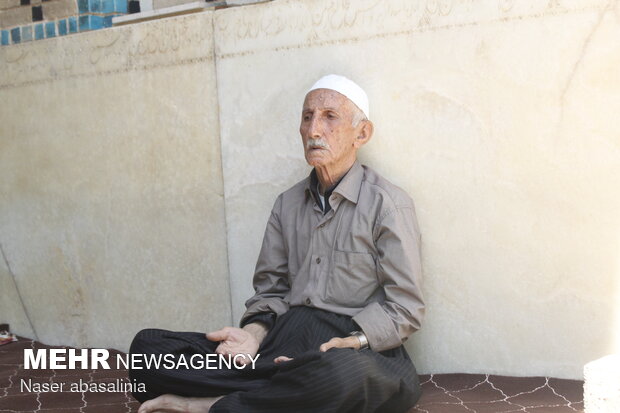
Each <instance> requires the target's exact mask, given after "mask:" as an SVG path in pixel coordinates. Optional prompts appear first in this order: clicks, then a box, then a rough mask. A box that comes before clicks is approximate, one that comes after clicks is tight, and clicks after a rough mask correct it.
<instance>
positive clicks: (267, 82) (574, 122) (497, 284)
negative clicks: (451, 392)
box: [215, 0, 620, 378]
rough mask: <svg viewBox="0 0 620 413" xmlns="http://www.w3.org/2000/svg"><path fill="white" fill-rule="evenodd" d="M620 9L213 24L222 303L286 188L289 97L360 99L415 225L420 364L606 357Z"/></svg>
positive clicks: (331, 8)
mask: <svg viewBox="0 0 620 413" xmlns="http://www.w3.org/2000/svg"><path fill="white" fill-rule="evenodd" d="M619 21H620V10H619V9H618V2H615V1H614V2H609V1H570V2H569V1H562V0H558V1H551V2H540V1H534V0H532V1H490V0H487V1H484V0H481V1H476V2H472V1H464V0H462V1H459V0H454V1H450V0H446V1H430V0H429V1H410V0H389V1H373V0H359V1H355V2H351V1H328V0H324V1H320V0H294V1H293V0H290V1H287V0H280V1H275V2H271V3H267V4H263V5H257V6H248V7H243V8H233V9H227V10H222V11H220V12H218V13H216V16H215V44H216V56H217V71H218V90H219V102H220V117H221V139H222V154H223V155H222V158H223V166H224V182H225V199H226V211H227V217H226V218H227V226H228V248H229V264H230V271H231V290H232V294H233V295H232V297H233V314H234V318H235V319H238V318H239V317H240V315H241V314H242V312H243V302H244V300H245V299H246V298H247V297H248V296H250V295H251V293H252V291H251V288H250V280H251V277H252V272H253V267H254V258H255V257H256V256H257V255H258V251H259V247H260V243H261V238H262V233H263V231H264V228H265V223H266V221H267V218H268V216H269V211H270V208H271V206H272V204H273V201H274V199H275V197H276V196H277V194H278V193H280V192H281V191H283V190H285V189H286V188H288V187H289V186H291V185H292V184H294V183H295V182H297V181H298V180H300V179H303V178H304V177H305V176H306V175H307V173H309V168H308V167H307V166H306V165H305V162H304V159H303V153H302V147H301V141H300V138H299V134H298V131H297V130H298V125H299V117H300V108H301V105H302V101H303V97H304V95H305V91H306V90H307V89H308V88H309V87H310V86H311V84H312V82H313V81H314V80H316V79H317V78H318V77H320V76H321V75H324V74H327V73H339V74H343V75H346V76H349V77H351V78H352V79H355V80H356V81H357V82H359V83H360V85H362V87H364V88H365V89H366V91H367V93H368V94H369V97H370V102H371V109H370V111H371V119H372V120H373V121H374V123H375V137H374V138H373V140H372V141H371V143H370V144H369V145H368V146H367V147H365V148H363V149H362V151H361V152H360V158H361V159H362V160H363V161H364V162H366V163H368V164H369V165H371V166H372V167H374V168H375V169H376V170H377V171H379V172H380V173H382V174H383V175H384V176H386V177H387V178H388V179H390V180H392V181H393V182H394V183H396V184H398V185H400V186H401V187H403V188H405V189H406V190H407V192H408V193H409V194H410V195H411V196H412V197H413V199H414V200H415V202H416V205H417V213H418V218H419V221H420V226H421V230H422V240H423V254H424V272H425V285H424V291H425V293H426V299H427V304H428V310H427V317H426V320H425V323H424V326H423V328H422V330H421V331H419V332H418V333H416V334H414V336H413V337H412V338H411V340H410V341H409V342H408V343H407V348H408V349H409V350H410V353H411V355H412V357H413V359H414V361H415V362H416V365H417V366H418V368H419V370H420V371H421V372H425V373H426V372H457V371H467V372H486V373H499V374H514V375H552V376H557V377H565V378H580V377H581V375H582V368H583V365H584V364H585V363H586V362H588V361H589V360H593V359H596V358H598V357H600V356H601V355H604V354H608V353H610V352H613V351H618V350H620V348H619V347H618V344H617V343H615V342H614V337H613V331H617V330H618V324H617V323H618V321H617V320H616V319H615V318H614V311H615V310H614V308H615V307H617V306H618V302H619V301H620V299H619V296H618V287H617V285H616V280H617V279H618V277H619V276H620V267H619V262H618V254H619V251H620V215H619V214H618V211H619V210H620V192H619V191H618V188H619V187H620V138H619V137H620V135H619V134H618V130H617V127H616V125H615V122H614V120H615V118H616V117H617V113H618V111H619V110H620V77H619V76H620V72H619V71H618V70H617V67H618V63H620V48H619V47H618V42H617V39H618V35H620V25H619Z"/></svg>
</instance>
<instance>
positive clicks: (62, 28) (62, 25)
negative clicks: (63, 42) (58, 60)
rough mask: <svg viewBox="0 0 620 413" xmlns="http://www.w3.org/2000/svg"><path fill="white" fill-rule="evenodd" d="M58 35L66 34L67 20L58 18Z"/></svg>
mask: <svg viewBox="0 0 620 413" xmlns="http://www.w3.org/2000/svg"><path fill="white" fill-rule="evenodd" d="M57 24H58V36H64V35H66V34H67V20H65V19H62V20H58V23H57Z"/></svg>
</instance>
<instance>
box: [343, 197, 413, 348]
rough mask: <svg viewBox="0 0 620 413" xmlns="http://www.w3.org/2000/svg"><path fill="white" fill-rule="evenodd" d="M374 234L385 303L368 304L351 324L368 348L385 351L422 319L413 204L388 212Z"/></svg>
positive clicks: (396, 345) (404, 336)
mask: <svg viewBox="0 0 620 413" xmlns="http://www.w3.org/2000/svg"><path fill="white" fill-rule="evenodd" d="M373 234H374V239H375V245H376V248H377V252H378V254H377V275H378V279H379V282H380V283H381V285H382V287H383V290H384V292H385V301H384V302H383V303H379V302H373V303H371V304H369V305H368V306H366V307H365V308H364V309H363V310H362V311H360V312H359V313H358V314H357V315H355V317H353V320H354V321H355V322H356V323H357V324H358V325H359V326H360V327H361V329H362V331H363V332H364V334H366V337H367V338H368V343H369V345H370V348H371V349H373V350H375V351H384V350H388V349H391V348H394V347H398V346H399V345H401V344H402V343H403V342H404V341H405V340H407V338H408V337H409V336H410V335H411V334H412V333H413V332H414V331H416V330H418V329H419V328H420V323H421V321H422V318H423V317H424V300H423V297H422V291H421V289H420V286H421V281H422V265H421V258H420V231H419V229H418V224H417V219H416V215H415V210H414V207H413V204H411V205H405V206H399V207H395V208H393V209H391V210H390V211H388V212H387V213H386V214H385V215H384V216H383V217H382V218H380V219H379V222H378V223H377V224H376V226H375V230H374V231H373Z"/></svg>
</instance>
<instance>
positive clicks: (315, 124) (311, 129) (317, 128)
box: [308, 116, 323, 138]
mask: <svg viewBox="0 0 620 413" xmlns="http://www.w3.org/2000/svg"><path fill="white" fill-rule="evenodd" d="M322 132H323V128H322V127H321V122H320V120H319V117H318V116H312V118H311V119H310V124H309V125H308V136H310V137H312V138H314V137H320V136H321V134H322Z"/></svg>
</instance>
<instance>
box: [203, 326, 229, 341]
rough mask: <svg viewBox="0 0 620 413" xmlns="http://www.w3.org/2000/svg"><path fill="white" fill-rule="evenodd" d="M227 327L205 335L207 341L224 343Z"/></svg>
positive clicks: (226, 336)
mask: <svg viewBox="0 0 620 413" xmlns="http://www.w3.org/2000/svg"><path fill="white" fill-rule="evenodd" d="M228 336H229V334H228V327H224V328H221V329H219V330H217V331H212V332H210V333H207V339H209V340H211V341H224V340H226V339H227V338H228Z"/></svg>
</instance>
